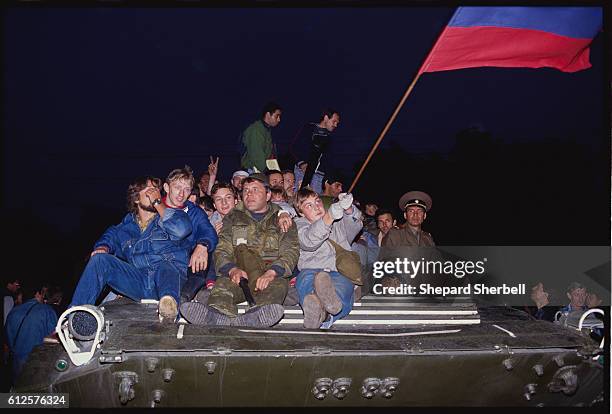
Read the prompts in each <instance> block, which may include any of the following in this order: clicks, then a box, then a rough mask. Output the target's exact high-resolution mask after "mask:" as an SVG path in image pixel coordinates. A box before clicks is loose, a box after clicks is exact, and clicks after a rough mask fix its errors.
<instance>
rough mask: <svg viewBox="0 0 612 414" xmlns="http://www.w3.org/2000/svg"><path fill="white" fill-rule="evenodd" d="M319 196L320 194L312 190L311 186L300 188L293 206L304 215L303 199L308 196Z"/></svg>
mask: <svg viewBox="0 0 612 414" xmlns="http://www.w3.org/2000/svg"><path fill="white" fill-rule="evenodd" d="M313 196H314V197H319V194H318V193H316V192H314V191H312V190H311V189H310V188H300V189H299V190H298V192H297V193H295V202H294V203H293V207H294V208H295V211H297V212H298V213H299V214H300V216H301V215H302V209H301V208H300V204H302V201H304V200H306V199H307V198H308V197H313Z"/></svg>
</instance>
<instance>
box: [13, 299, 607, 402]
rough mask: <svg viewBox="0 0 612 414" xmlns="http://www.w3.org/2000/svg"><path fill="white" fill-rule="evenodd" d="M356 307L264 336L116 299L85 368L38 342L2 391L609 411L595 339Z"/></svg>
mask: <svg viewBox="0 0 612 414" xmlns="http://www.w3.org/2000/svg"><path fill="white" fill-rule="evenodd" d="M383 299H385V300H383ZM357 305H358V306H356V307H355V310H354V311H353V312H352V313H351V315H349V317H348V318H347V319H345V320H344V321H343V322H344V323H342V324H338V325H334V327H333V328H332V329H331V330H329V331H319V330H316V331H314V330H304V329H303V328H302V327H301V319H300V315H301V311H300V310H299V307H287V308H286V316H285V318H284V319H283V320H282V321H281V322H282V323H280V324H278V325H277V326H276V327H274V328H271V329H241V328H235V327H202V326H194V325H184V324H178V325H163V324H160V323H159V322H158V321H157V316H156V306H155V305H154V304H139V303H131V302H127V301H125V300H117V301H114V302H111V303H108V304H105V306H104V307H103V314H104V318H105V323H104V327H103V328H102V329H103V332H104V335H102V339H103V341H102V342H100V344H99V346H98V347H97V348H95V352H94V354H93V357H92V358H91V359H90V360H89V361H88V362H87V363H85V364H83V365H81V366H76V365H74V364H73V363H72V362H71V361H70V359H69V357H68V354H67V352H66V351H65V349H64V347H63V346H62V345H61V344H60V345H43V346H41V347H38V348H37V349H36V350H35V351H34V352H33V353H32V355H31V357H30V360H29V362H28V364H27V365H26V368H25V370H24V372H23V374H22V376H21V377H20V379H19V380H18V382H17V383H16V385H15V387H14V391H16V392H58V393H69V395H70V406H71V407H102V408H107V407H155V406H159V407H196V406H198V407H205V406H218V407H221V406H315V407H324V406H329V407H336V406H337V407H341V406H383V407H384V406H526V407H527V406H577V405H582V406H591V405H597V404H607V402H603V395H604V393H603V388H604V368H603V366H602V364H601V363H600V361H601V358H597V353H598V352H599V344H598V343H595V342H594V341H593V340H592V339H590V338H589V337H588V335H584V334H582V333H580V332H578V331H576V330H575V329H571V328H566V327H563V326H559V325H556V324H553V323H550V322H546V321H535V320H531V319H530V318H529V317H528V315H526V314H525V313H523V312H520V311H517V310H514V309H509V308H477V307H476V306H474V305H473V304H470V303H469V302H461V301H455V302H454V303H453V304H449V305H447V306H445V307H440V305H439V304H437V305H435V307H434V306H429V305H427V304H425V303H419V302H418V301H416V302H415V301H411V302H409V303H407V302H403V301H402V300H401V299H391V298H364V299H363V300H362V301H361V303H358V304H357Z"/></svg>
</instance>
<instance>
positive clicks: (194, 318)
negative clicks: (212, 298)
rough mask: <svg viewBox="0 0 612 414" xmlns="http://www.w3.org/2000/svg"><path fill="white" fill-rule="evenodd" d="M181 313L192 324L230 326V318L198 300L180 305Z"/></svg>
mask: <svg viewBox="0 0 612 414" xmlns="http://www.w3.org/2000/svg"><path fill="white" fill-rule="evenodd" d="M181 315H183V317H184V318H185V319H186V320H187V322H189V323H192V324H194V325H213V326H230V325H231V319H230V318H229V317H228V316H226V315H224V314H222V313H221V312H219V311H217V310H216V309H214V308H211V307H210V306H207V305H205V304H202V303H198V302H187V303H183V304H182V305H181Z"/></svg>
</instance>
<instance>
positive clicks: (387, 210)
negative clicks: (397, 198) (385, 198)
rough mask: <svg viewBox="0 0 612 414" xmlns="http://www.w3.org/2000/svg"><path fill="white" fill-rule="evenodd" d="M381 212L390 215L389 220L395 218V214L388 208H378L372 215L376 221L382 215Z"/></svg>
mask: <svg viewBox="0 0 612 414" xmlns="http://www.w3.org/2000/svg"><path fill="white" fill-rule="evenodd" d="M383 214H388V215H390V216H391V221H393V220H395V214H393V211H391V210H390V209H388V208H379V209H378V210H376V214H375V215H374V217H376V221H378V218H379V217H380V216H382V215H383Z"/></svg>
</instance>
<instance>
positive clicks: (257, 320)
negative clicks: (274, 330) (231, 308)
mask: <svg viewBox="0 0 612 414" xmlns="http://www.w3.org/2000/svg"><path fill="white" fill-rule="evenodd" d="M284 314H285V308H283V305H279V304H277V303H274V304H269V305H261V306H255V307H253V308H251V309H249V310H247V311H246V312H245V313H243V314H241V315H238V316H236V317H235V318H234V319H233V320H232V325H233V326H247V327H250V328H269V327H271V326H273V325H276V324H277V323H278V321H280V320H281V319H282V318H283V315H284Z"/></svg>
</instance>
